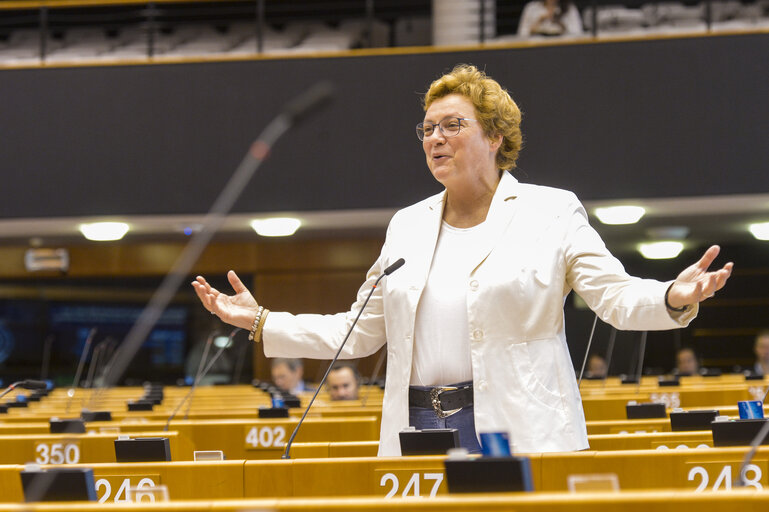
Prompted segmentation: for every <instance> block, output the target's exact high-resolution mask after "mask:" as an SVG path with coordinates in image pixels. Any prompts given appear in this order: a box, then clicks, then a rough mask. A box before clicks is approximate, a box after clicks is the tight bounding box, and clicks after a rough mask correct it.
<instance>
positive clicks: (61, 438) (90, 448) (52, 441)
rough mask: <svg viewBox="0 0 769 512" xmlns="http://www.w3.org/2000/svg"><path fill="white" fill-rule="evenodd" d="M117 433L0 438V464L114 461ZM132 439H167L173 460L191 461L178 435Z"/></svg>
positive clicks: (188, 447) (189, 451) (187, 444)
mask: <svg viewBox="0 0 769 512" xmlns="http://www.w3.org/2000/svg"><path fill="white" fill-rule="evenodd" d="M117 437H118V434H18V435H7V436H0V464H24V463H27V462H35V463H37V464H53V465H59V464H77V463H86V464H87V463H94V462H115V439H117ZM132 437H167V438H168V440H169V445H170V448H171V459H172V460H192V452H193V449H192V445H191V444H190V441H189V440H188V439H186V438H185V437H183V436H179V433H178V432H143V433H141V434H140V435H138V436H132Z"/></svg>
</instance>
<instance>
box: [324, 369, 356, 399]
mask: <svg viewBox="0 0 769 512" xmlns="http://www.w3.org/2000/svg"><path fill="white" fill-rule="evenodd" d="M359 382H360V374H359V373H358V370H357V369H356V368H355V367H354V366H352V365H350V364H348V363H336V364H334V366H333V368H331V371H330V372H328V378H327V379H326V388H327V389H328V394H329V396H330V397H331V400H357V399H358V386H359Z"/></svg>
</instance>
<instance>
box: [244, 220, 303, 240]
mask: <svg viewBox="0 0 769 512" xmlns="http://www.w3.org/2000/svg"><path fill="white" fill-rule="evenodd" d="M301 225H302V221H300V220H299V219H295V218H293V217H273V218H271V219H256V220H252V221H251V227H252V228H254V231H256V232H257V233H258V234H259V235H261V236H291V235H293V234H294V233H296V230H297V229H299V226H301Z"/></svg>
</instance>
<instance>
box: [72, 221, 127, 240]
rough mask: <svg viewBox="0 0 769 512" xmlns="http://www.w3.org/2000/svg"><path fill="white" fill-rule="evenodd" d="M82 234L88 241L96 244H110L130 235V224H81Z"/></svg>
mask: <svg viewBox="0 0 769 512" xmlns="http://www.w3.org/2000/svg"><path fill="white" fill-rule="evenodd" d="M80 232H81V233H83V236H84V237H86V238H87V239H88V240H93V241H95V242H109V241H112V240H120V239H121V238H123V236H125V234H126V233H128V224H126V223H125V222H93V223H91V224H80Z"/></svg>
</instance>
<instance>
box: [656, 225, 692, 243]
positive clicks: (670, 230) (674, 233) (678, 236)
mask: <svg viewBox="0 0 769 512" xmlns="http://www.w3.org/2000/svg"><path fill="white" fill-rule="evenodd" d="M646 236H648V237H649V238H651V239H652V240H683V239H685V238H686V237H687V236H689V228H688V227H686V226H660V227H656V228H649V229H647V230H646Z"/></svg>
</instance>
